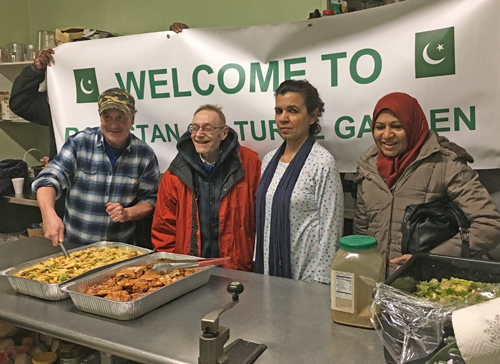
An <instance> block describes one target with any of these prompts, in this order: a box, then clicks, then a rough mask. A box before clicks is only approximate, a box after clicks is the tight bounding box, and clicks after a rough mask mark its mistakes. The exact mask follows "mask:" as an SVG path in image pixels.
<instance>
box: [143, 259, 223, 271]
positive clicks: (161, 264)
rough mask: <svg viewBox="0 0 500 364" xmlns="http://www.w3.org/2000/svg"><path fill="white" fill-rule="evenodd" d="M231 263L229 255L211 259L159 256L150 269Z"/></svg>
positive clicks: (164, 269)
mask: <svg viewBox="0 0 500 364" xmlns="http://www.w3.org/2000/svg"><path fill="white" fill-rule="evenodd" d="M228 263H231V257H224V258H212V259H199V260H198V259H191V260H189V259H179V260H176V259H168V258H160V259H156V260H155V261H153V268H151V271H169V270H174V269H180V268H196V267H207V266H211V265H221V264H228Z"/></svg>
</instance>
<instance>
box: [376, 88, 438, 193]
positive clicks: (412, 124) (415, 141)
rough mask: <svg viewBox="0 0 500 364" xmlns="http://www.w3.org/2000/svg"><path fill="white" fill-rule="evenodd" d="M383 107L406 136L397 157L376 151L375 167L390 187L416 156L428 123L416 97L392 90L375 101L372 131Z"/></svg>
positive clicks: (426, 131)
mask: <svg viewBox="0 0 500 364" xmlns="http://www.w3.org/2000/svg"><path fill="white" fill-rule="evenodd" d="M384 109H389V110H391V111H392V112H393V113H394V115H396V117H397V118H398V120H399V121H400V122H401V125H402V126H403V130H404V131H405V133H406V137H407V138H408V148H407V149H406V151H405V152H404V153H403V154H401V155H398V156H397V157H386V156H385V155H384V153H382V151H380V150H379V152H378V159H377V169H378V171H379V173H380V174H381V175H382V177H384V178H385V181H386V183H387V186H389V188H390V187H391V186H392V185H393V184H394V183H395V182H396V181H397V180H398V178H399V177H400V176H401V175H402V174H403V172H404V171H405V169H406V168H407V167H408V166H409V165H410V164H411V163H412V162H413V161H414V160H415V159H416V158H417V156H418V153H419V152H420V148H422V145H423V144H424V142H425V139H426V138H427V133H428V131H429V124H428V123H427V119H426V118H425V115H424V112H423V111H422V108H421V107H420V105H419V103H418V101H417V100H416V99H414V98H413V97H411V96H410V95H408V94H405V93H402V92H393V93H390V94H388V95H385V96H384V97H382V98H381V99H380V100H379V101H378V102H377V105H376V106H375V110H373V119H372V120H373V122H372V133H373V130H374V127H375V121H376V120H377V117H378V114H379V113H380V112H381V111H382V110H384Z"/></svg>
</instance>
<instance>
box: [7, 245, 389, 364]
mask: <svg viewBox="0 0 500 364" xmlns="http://www.w3.org/2000/svg"><path fill="white" fill-rule="evenodd" d="M65 245H67V248H68V249H70V248H72V247H74V245H73V246H72V245H71V244H70V243H65ZM58 252H60V249H59V248H58V247H52V245H51V243H50V242H49V241H48V240H46V239H44V238H39V237H32V238H27V239H22V240H18V241H9V242H7V243H5V244H2V245H0V270H1V269H5V268H9V267H11V266H14V265H17V264H20V263H23V262H26V261H28V260H32V259H37V258H40V257H44V256H47V255H50V254H54V253H58ZM231 281H239V282H241V283H242V284H243V285H244V287H245V290H244V292H243V293H242V294H241V296H240V302H239V303H238V304H236V306H234V307H233V308H232V309H230V310H229V311H226V312H225V313H223V314H222V315H221V317H220V325H221V326H225V327H229V328H230V335H231V337H230V339H229V341H228V343H230V342H232V341H233V340H235V339H237V338H241V339H244V340H247V341H252V342H256V343H259V344H265V345H267V350H266V351H264V353H263V354H262V355H261V356H260V357H259V358H258V359H257V361H256V363H257V364H258V363H266V364H267V363H280V364H283V363H287V364H289V363H307V364H313V363H318V364H324V363H335V364H355V363H363V362H365V363H366V362H369V363H370V364H384V363H385V360H384V356H383V346H382V343H381V342H380V340H379V338H378V337H377V335H376V333H375V332H374V331H373V330H368V329H361V328H355V327H349V326H344V325H338V324H336V323H334V322H333V321H332V319H331V316H330V286H327V285H322V284H317V283H306V282H300V281H294V280H291V279H285V278H277V277H269V276H264V275H260V274H254V273H248V272H241V271H235V270H229V269H223V268H215V269H213V274H212V276H211V277H210V280H209V282H208V283H207V284H206V285H205V286H203V287H201V288H199V289H197V290H195V291H192V292H190V293H188V294H186V295H184V296H181V297H179V298H177V299H175V300H174V301H171V302H169V303H167V304H165V305H163V306H161V307H159V308H158V309H156V310H153V311H151V312H149V313H147V314H145V315H143V316H141V317H139V318H136V319H134V320H130V321H119V320H114V319H109V318H105V317H101V316H98V315H94V314H89V313H85V312H82V311H79V310H78V309H77V308H76V307H75V306H74V305H73V303H72V301H71V299H70V298H68V299H66V300H63V301H58V302H52V301H45V300H42V299H39V298H34V297H30V296H25V295H22V294H19V293H16V292H15V291H14V290H13V289H12V287H11V286H10V284H9V282H8V280H7V278H6V277H3V276H2V277H0V302H1V304H0V319H2V320H5V321H9V322H11V323H13V324H16V325H19V326H21V327H24V328H26V329H30V330H33V331H37V332H42V333H46V334H49V335H52V336H56V337H59V338H62V339H66V340H68V341H72V342H74V343H78V344H81V345H85V346H88V347H91V348H94V349H97V350H101V351H106V352H109V353H111V354H114V355H117V356H121V357H124V358H128V359H131V360H135V361H138V362H141V363H150V364H155V363H158V364H166V363H172V364H174V363H175V364H180V363H193V364H194V363H197V362H198V355H199V336H200V334H201V319H202V318H203V317H204V316H205V315H206V314H207V313H209V312H211V311H212V310H214V309H215V308H218V307H220V306H222V305H225V304H227V303H228V302H230V300H231V296H230V295H229V294H228V293H227V290H226V286H227V284H228V283H229V282H231Z"/></svg>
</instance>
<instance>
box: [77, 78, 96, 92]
mask: <svg viewBox="0 0 500 364" xmlns="http://www.w3.org/2000/svg"><path fill="white" fill-rule="evenodd" d="M88 83H89V85H90V84H91V83H92V81H90V80H89V81H88ZM80 89H81V90H82V92H83V93H85V94H87V95H90V94H91V93H92V92H94V89H91V90H90V91H89V90H87V89H86V88H85V86H84V85H83V78H82V79H81V81H80Z"/></svg>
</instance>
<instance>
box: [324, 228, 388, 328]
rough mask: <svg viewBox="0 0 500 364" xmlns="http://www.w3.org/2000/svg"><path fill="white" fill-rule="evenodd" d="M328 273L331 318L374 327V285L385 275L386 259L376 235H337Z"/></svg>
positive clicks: (339, 321)
mask: <svg viewBox="0 0 500 364" xmlns="http://www.w3.org/2000/svg"><path fill="white" fill-rule="evenodd" d="M331 274H332V283H331V290H332V304H331V314H332V319H333V321H335V322H337V323H341V324H346V325H353V326H360V327H366V328H373V326H372V323H371V321H370V317H371V303H372V294H373V289H374V288H375V285H376V283H377V282H381V281H383V280H384V278H385V259H384V257H383V256H382V254H380V253H379V252H378V250H377V239H375V238H374V237H371V236H366V235H350V236H344V237H342V238H340V249H339V250H338V251H337V252H335V255H334V256H333V261H332V272H331Z"/></svg>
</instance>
